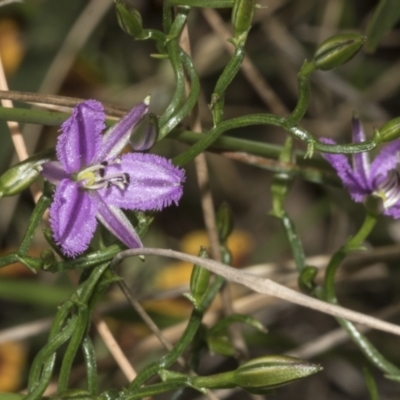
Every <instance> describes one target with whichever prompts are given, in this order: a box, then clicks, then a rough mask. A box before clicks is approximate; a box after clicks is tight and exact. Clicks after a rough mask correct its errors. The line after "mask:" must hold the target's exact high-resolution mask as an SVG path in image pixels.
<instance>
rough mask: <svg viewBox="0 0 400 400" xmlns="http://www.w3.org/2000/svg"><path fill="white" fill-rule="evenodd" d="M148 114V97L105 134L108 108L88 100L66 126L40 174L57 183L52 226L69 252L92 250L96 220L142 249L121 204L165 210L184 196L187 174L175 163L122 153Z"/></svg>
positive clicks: (144, 208) (130, 246) (149, 156)
mask: <svg viewBox="0 0 400 400" xmlns="http://www.w3.org/2000/svg"><path fill="white" fill-rule="evenodd" d="M147 112H148V103H147V102H146V101H145V102H143V103H140V104H139V105H137V106H136V107H135V108H133V109H132V110H131V111H130V112H129V113H128V114H127V115H126V116H125V117H123V118H122V119H121V120H120V121H118V122H117V123H116V124H115V125H114V126H112V127H111V128H110V129H108V130H107V131H106V132H105V133H104V135H101V132H102V131H103V129H104V127H105V124H104V121H105V114H104V110H103V106H102V105H101V104H100V103H99V102H97V101H95V100H88V101H84V102H82V103H80V104H78V105H77V106H76V107H75V108H74V110H73V113H72V115H71V117H70V118H68V119H67V120H66V121H65V122H64V123H63V125H62V126H61V131H62V134H61V135H60V136H59V137H58V141H57V146H56V152H57V159H58V161H51V162H47V163H44V164H43V165H42V170H41V173H42V175H43V176H44V178H46V179H47V180H49V181H50V182H51V183H53V184H55V185H56V190H55V194H54V199H53V202H52V204H51V206H50V225H51V228H52V230H53V237H54V240H55V242H56V243H57V244H58V245H59V246H60V248H61V250H62V252H63V253H64V254H65V255H67V256H69V257H75V256H76V255H78V254H80V253H82V252H83V251H85V250H86V249H87V248H88V246H89V243H90V241H91V239H92V237H93V234H94V231H95V229H96V226H97V221H96V219H97V220H99V221H100V222H101V223H102V224H103V225H104V226H105V227H106V228H107V229H108V230H109V231H110V232H112V233H113V234H114V235H115V236H116V237H117V238H118V239H119V240H120V241H121V242H123V243H124V244H125V245H126V246H127V247H129V248H138V247H142V242H141V240H140V238H139V236H138V235H137V233H136V232H135V229H134V228H133V226H132V224H131V223H130V221H129V220H128V218H127V217H126V215H125V214H124V213H123V212H122V211H121V208H122V209H129V210H140V211H147V210H160V209H162V208H163V207H166V206H168V205H170V204H171V203H175V204H177V202H178V200H179V199H180V197H181V196H182V182H183V181H184V179H185V174H184V171H183V170H182V169H180V168H177V167H175V166H174V165H173V164H172V163H171V161H169V160H167V159H166V158H163V157H160V156H157V155H153V154H143V153H129V154H124V155H122V156H119V153H120V152H121V150H122V149H123V148H124V146H125V145H126V144H127V143H128V141H129V137H130V135H131V132H132V129H134V128H135V127H136V126H137V125H138V123H139V122H140V121H141V120H142V118H143V117H144V116H145V115H146V114H147Z"/></svg>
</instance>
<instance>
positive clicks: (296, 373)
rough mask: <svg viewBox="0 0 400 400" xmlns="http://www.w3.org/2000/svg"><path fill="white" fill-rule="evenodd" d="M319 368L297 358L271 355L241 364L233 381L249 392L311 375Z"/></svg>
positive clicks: (267, 388) (270, 387)
mask: <svg viewBox="0 0 400 400" xmlns="http://www.w3.org/2000/svg"><path fill="white" fill-rule="evenodd" d="M320 370H321V367H320V366H319V365H317V364H312V363H309V362H307V361H303V360H300V359H298V358H294V357H289V356H282V355H273V356H265V357H260V358H256V359H254V360H251V361H249V362H247V363H245V364H243V365H241V366H240V367H239V368H238V369H237V370H236V371H235V374H234V378H233V382H234V383H235V384H236V385H237V386H240V387H242V388H244V389H246V390H247V391H249V392H251V393H263V392H265V391H266V390H269V389H272V388H275V387H277V386H280V385H284V384H287V383H290V382H293V381H295V380H297V379H301V378H305V377H307V376H309V375H313V374H315V373H317V372H318V371H320Z"/></svg>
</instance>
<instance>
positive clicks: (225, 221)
mask: <svg viewBox="0 0 400 400" xmlns="http://www.w3.org/2000/svg"><path fill="white" fill-rule="evenodd" d="M217 229H218V235H219V240H220V241H221V243H225V242H226V241H227V239H228V237H229V235H230V234H231V233H232V230H233V213H232V209H231V207H230V205H229V204H228V203H226V202H224V203H222V204H221V205H220V206H219V208H218V211H217Z"/></svg>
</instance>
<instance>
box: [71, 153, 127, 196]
mask: <svg viewBox="0 0 400 400" xmlns="http://www.w3.org/2000/svg"><path fill="white" fill-rule="evenodd" d="M120 163H121V160H120V159H119V158H116V159H115V160H113V161H112V162H111V163H110V162H108V161H103V162H102V163H100V164H97V165H93V166H91V167H88V168H85V169H83V170H82V171H80V172H78V174H77V176H76V181H77V182H79V183H80V184H81V185H82V187H83V188H85V189H89V190H98V189H103V188H109V187H111V186H117V187H118V188H119V189H121V190H125V189H126V188H127V187H128V185H129V183H130V176H129V174H127V173H126V172H121V173H117V174H111V175H106V167H108V166H109V165H112V164H120Z"/></svg>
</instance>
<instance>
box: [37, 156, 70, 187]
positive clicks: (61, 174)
mask: <svg viewBox="0 0 400 400" xmlns="http://www.w3.org/2000/svg"><path fill="white" fill-rule="evenodd" d="M40 173H41V174H42V176H43V178H45V179H47V180H48V181H49V182H51V183H52V184H53V185H58V184H59V183H61V181H62V180H63V179H68V178H69V174H67V173H66V172H65V171H64V168H63V166H62V165H61V163H60V162H59V161H49V162H46V163H44V164H42V165H41V170H40Z"/></svg>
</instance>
